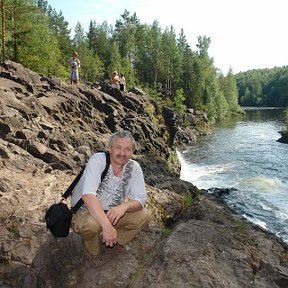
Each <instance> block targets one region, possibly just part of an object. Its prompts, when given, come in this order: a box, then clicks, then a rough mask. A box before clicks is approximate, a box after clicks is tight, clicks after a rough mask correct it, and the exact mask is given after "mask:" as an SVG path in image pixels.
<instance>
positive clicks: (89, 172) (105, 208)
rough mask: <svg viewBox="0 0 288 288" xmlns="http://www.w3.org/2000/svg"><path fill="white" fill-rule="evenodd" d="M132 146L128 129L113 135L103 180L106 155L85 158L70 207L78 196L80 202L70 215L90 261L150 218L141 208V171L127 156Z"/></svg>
mask: <svg viewBox="0 0 288 288" xmlns="http://www.w3.org/2000/svg"><path fill="white" fill-rule="evenodd" d="M135 145H136V144H135V140H134V138H133V136H132V134H131V133H130V132H129V131H120V132H116V133H115V134H113V135H112V136H111V138H110V140H109V149H108V151H109V154H110V165H109V169H108V171H107V174H106V176H105V178H104V179H103V181H102V182H101V174H102V172H103V170H104V168H105V165H106V155H105V153H104V152H103V153H101V152H100V153H99V152H97V153H95V154H94V155H92V156H91V158H90V159H89V161H88V163H87V165H86V168H85V170H84V173H83V175H82V177H81V179H80V180H79V182H78V183H77V185H76V187H75V189H74V192H73V195H72V203H71V204H72V206H74V205H75V204H76V203H77V201H78V200H79V199H80V198H82V200H83V202H84V204H83V206H82V207H81V208H80V209H79V210H78V211H77V213H76V214H74V215H73V218H72V229H73V230H74V231H75V232H76V233H79V234H81V236H82V239H83V242H84V255H85V257H86V258H87V259H88V260H89V261H90V262H92V263H93V264H98V263H99V261H101V260H102V259H101V254H102V253H101V252H103V250H105V249H107V248H106V247H111V248H113V249H115V250H117V249H119V247H122V246H123V245H125V244H126V243H127V242H129V241H130V240H131V239H132V238H133V237H135V236H136V234H137V233H138V232H139V231H140V230H141V229H143V228H144V227H145V226H146V225H147V224H148V222H149V220H150V212H149V211H148V210H147V209H146V208H144V205H145V202H146V199H147V193H146V190H145V183H144V177H143V172H142V169H141V167H140V165H139V164H138V163H137V162H136V161H135V160H132V159H131V157H132V154H133V152H134V150H135ZM108 157H109V156H108ZM101 241H102V243H103V244H105V245H106V247H105V246H104V245H103V244H101ZM113 249H111V252H112V251H113ZM122 249H123V247H122Z"/></svg>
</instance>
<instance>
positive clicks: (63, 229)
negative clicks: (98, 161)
mask: <svg viewBox="0 0 288 288" xmlns="http://www.w3.org/2000/svg"><path fill="white" fill-rule="evenodd" d="M105 155H106V166H105V169H104V171H103V172H102V174H101V181H103V179H104V178H105V176H106V174H107V171H108V169H109V165H110V155H109V153H108V152H105ZM84 170H85V166H84V167H83V168H82V169H81V171H80V173H79V174H78V175H77V177H76V178H75V179H74V181H73V182H72V183H71V184H70V186H69V187H68V189H67V190H66V191H65V193H64V194H63V195H62V199H61V201H60V202H59V203H56V204H52V205H51V206H50V207H49V208H48V210H47V211H46V213H45V222H46V227H47V229H48V230H50V232H51V233H52V235H53V236H54V237H67V236H68V234H69V230H70V227H71V220H72V215H73V214H75V213H76V212H77V210H78V209H79V208H80V207H81V206H82V205H83V200H82V199H80V200H79V201H78V202H77V203H76V205H75V206H73V207H71V209H69V208H68V206H67V204H65V203H63V202H62V201H63V200H64V199H66V198H68V196H70V195H72V192H73V189H74V187H75V186H76V184H77V183H78V181H79V180H80V178H81V176H82V174H83V172H84Z"/></svg>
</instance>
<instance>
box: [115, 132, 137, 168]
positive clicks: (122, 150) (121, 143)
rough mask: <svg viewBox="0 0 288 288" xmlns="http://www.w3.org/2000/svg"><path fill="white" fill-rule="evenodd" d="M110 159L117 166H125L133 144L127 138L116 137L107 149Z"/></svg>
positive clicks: (130, 155)
mask: <svg viewBox="0 0 288 288" xmlns="http://www.w3.org/2000/svg"><path fill="white" fill-rule="evenodd" d="M109 153H110V159H111V162H112V163H115V164H117V165H125V164H126V163H127V162H128V160H129V159H130V158H131V157H132V154H133V142H132V141H131V140H130V139H129V138H120V137H116V138H115V139H114V141H113V144H112V146H111V147H109Z"/></svg>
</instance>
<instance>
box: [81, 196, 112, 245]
mask: <svg viewBox="0 0 288 288" xmlns="http://www.w3.org/2000/svg"><path fill="white" fill-rule="evenodd" d="M82 199H83V202H84V204H85V206H86V207H87V209H88V211H89V213H90V214H91V215H92V216H93V217H94V218H95V219H96V220H97V221H98V222H99V223H100V225H101V227H102V230H103V243H104V244H105V245H106V246H111V247H112V246H113V245H114V244H116V243H117V231H116V229H115V228H114V227H113V226H112V224H111V223H110V221H109V219H108V218H107V216H106V214H105V212H104V211H103V209H102V207H101V204H100V202H99V200H98V199H97V197H96V196H95V195H92V194H84V195H82Z"/></svg>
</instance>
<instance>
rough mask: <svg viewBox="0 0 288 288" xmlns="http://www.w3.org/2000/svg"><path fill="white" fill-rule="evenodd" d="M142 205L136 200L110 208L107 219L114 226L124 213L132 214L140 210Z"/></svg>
mask: <svg viewBox="0 0 288 288" xmlns="http://www.w3.org/2000/svg"><path fill="white" fill-rule="evenodd" d="M142 208H143V207H142V204H141V203H140V202H139V201H137V200H131V201H128V202H124V203H121V204H120V205H118V206H115V207H112V208H110V209H109V211H108V212H107V214H106V215H107V217H108V219H109V221H110V222H111V223H112V225H116V224H117V222H118V221H119V219H120V218H121V217H122V216H123V215H124V214H125V213H126V212H133V211H137V210H141V209H142Z"/></svg>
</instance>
